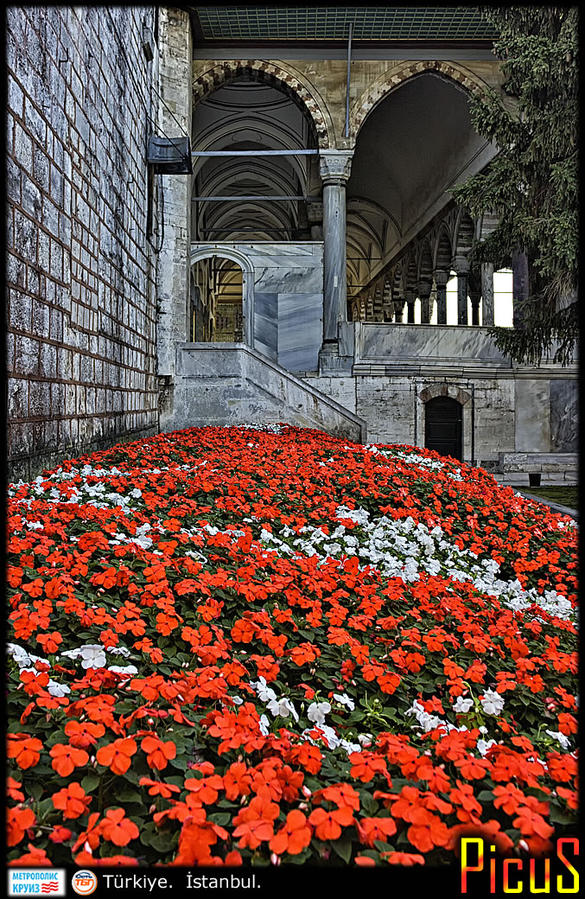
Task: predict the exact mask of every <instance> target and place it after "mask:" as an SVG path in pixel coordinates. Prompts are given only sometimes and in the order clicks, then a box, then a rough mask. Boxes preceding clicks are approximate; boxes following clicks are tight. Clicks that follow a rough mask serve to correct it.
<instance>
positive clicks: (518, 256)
mask: <svg viewBox="0 0 585 899" xmlns="http://www.w3.org/2000/svg"><path fill="white" fill-rule="evenodd" d="M529 292H530V278H529V273H528V256H527V255H526V253H522V252H521V251H520V250H515V251H514V252H513V253H512V302H513V304H514V306H513V313H512V323H513V325H514V327H515V328H521V327H522V326H523V321H524V315H523V311H522V308H521V307H522V302H523V301H524V300H526V299H528V296H529Z"/></svg>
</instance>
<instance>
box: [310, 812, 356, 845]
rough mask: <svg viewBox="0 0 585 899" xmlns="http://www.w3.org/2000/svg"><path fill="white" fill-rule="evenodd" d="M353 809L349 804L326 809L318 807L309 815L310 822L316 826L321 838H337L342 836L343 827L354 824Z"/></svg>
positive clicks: (316, 831) (317, 834) (318, 835)
mask: <svg viewBox="0 0 585 899" xmlns="http://www.w3.org/2000/svg"><path fill="white" fill-rule="evenodd" d="M353 821H354V817H353V811H352V809H351V808H350V807H349V806H347V805H346V806H343V807H342V808H336V809H332V810H331V811H326V810H325V809H324V808H316V809H314V811H312V812H311V814H310V815H309V824H311V825H312V826H313V827H314V828H315V834H316V836H317V837H318V839H320V840H337V839H339V837H340V836H341V828H342V827H348V826H349V825H350V824H353Z"/></svg>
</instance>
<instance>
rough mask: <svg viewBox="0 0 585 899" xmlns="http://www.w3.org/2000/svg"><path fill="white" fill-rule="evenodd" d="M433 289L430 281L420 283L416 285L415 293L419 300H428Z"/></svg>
mask: <svg viewBox="0 0 585 899" xmlns="http://www.w3.org/2000/svg"><path fill="white" fill-rule="evenodd" d="M432 289H433V282H432V281H420V282H419V283H418V285H417V292H418V296H419V297H420V299H421V300H422V299H428V297H430V295H431V290H432Z"/></svg>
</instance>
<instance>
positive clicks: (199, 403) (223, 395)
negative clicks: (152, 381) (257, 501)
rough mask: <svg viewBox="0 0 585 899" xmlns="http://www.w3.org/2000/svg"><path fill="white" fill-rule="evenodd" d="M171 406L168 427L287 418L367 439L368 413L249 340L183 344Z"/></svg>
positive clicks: (165, 422)
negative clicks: (353, 409)
mask: <svg viewBox="0 0 585 899" xmlns="http://www.w3.org/2000/svg"><path fill="white" fill-rule="evenodd" d="M169 409H172V411H171V412H169V413H167V414H164V413H163V411H162V410H161V429H162V430H164V431H170V430H180V429H182V428H189V427H202V426H204V425H236V424H274V423H277V422H287V423H288V424H292V425H298V426H300V427H306V428H318V429H320V430H323V431H326V432H327V433H329V434H332V435H334V436H337V437H345V438H347V439H348V440H353V441H356V442H359V443H365V442H366V440H367V433H366V423H365V421H364V420H363V419H362V418H360V417H359V416H357V415H355V414H354V413H353V412H351V411H350V410H349V409H346V408H345V407H344V406H342V405H341V404H340V403H338V402H337V401H336V400H333V399H332V398H331V397H329V396H326V395H325V394H324V393H321V391H320V390H317V388H315V387H313V386H311V384H309V383H307V382H306V381H302V380H301V379H300V378H298V377H296V376H295V375H293V374H291V372H289V371H287V370H286V369H285V368H282V366H280V365H278V364H277V363H276V362H274V361H273V360H271V359H269V358H268V357H267V356H264V355H263V354H262V353H260V352H258V350H255V349H252V348H251V347H249V346H246V345H245V344H243V343H241V344H240V343H223V344H211V343H184V344H179V345H178V347H177V361H176V377H175V381H174V385H173V400H172V402H171V403H169Z"/></svg>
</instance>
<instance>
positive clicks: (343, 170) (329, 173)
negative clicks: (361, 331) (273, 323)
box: [319, 150, 353, 348]
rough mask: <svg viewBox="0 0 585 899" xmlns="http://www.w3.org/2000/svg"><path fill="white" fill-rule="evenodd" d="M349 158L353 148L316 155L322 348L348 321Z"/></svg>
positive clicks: (351, 155) (335, 336)
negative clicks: (320, 188)
mask: <svg viewBox="0 0 585 899" xmlns="http://www.w3.org/2000/svg"><path fill="white" fill-rule="evenodd" d="M352 158H353V150H326V151H324V152H322V153H321V154H320V156H319V161H320V172H321V178H322V180H323V242H324V246H323V344H324V348H325V346H326V345H327V344H330V345H333V344H336V343H337V325H338V323H339V322H340V321H341V322H344V321H347V310H346V303H347V274H346V239H345V219H346V214H345V188H346V184H347V182H348V180H349V175H350V171H351V161H352ZM331 348H333V347H331Z"/></svg>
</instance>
